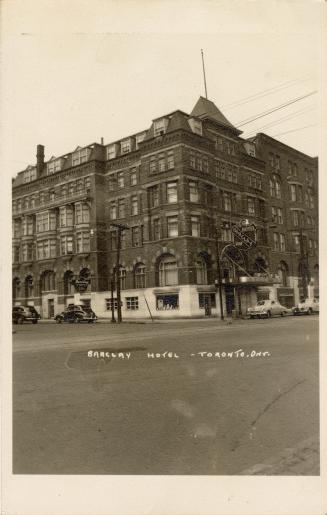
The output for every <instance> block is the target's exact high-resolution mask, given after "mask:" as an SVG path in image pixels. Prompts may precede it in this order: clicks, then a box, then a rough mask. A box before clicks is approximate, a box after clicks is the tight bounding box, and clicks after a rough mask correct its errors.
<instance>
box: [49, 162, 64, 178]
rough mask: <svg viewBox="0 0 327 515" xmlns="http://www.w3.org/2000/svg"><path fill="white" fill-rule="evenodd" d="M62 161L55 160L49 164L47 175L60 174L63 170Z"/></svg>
mask: <svg viewBox="0 0 327 515" xmlns="http://www.w3.org/2000/svg"><path fill="white" fill-rule="evenodd" d="M61 163H62V161H61V159H53V160H52V161H49V162H48V163H47V174H48V175H51V174H52V173H55V172H59V171H60V170H61Z"/></svg>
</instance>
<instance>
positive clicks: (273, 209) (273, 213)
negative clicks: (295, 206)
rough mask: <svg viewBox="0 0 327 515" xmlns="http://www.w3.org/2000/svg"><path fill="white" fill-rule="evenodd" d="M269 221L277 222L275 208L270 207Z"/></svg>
mask: <svg viewBox="0 0 327 515" xmlns="http://www.w3.org/2000/svg"><path fill="white" fill-rule="evenodd" d="M271 219H272V221H273V222H275V223H276V222H277V221H278V220H277V211H276V208H275V207H274V206H272V208H271Z"/></svg>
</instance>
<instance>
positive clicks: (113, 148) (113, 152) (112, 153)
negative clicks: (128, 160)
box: [107, 144, 117, 159]
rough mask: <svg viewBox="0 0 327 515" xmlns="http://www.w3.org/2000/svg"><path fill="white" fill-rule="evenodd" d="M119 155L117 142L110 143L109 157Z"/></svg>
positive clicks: (108, 148)
mask: <svg viewBox="0 0 327 515" xmlns="http://www.w3.org/2000/svg"><path fill="white" fill-rule="evenodd" d="M116 156H117V146H116V145H115V144H112V145H108V147H107V159H114V158H115V157H116Z"/></svg>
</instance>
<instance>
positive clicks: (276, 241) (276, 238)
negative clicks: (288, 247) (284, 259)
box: [274, 232, 279, 250]
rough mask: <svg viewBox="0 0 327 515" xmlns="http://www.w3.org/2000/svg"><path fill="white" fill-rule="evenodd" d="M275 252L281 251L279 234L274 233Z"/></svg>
mask: <svg viewBox="0 0 327 515" xmlns="http://www.w3.org/2000/svg"><path fill="white" fill-rule="evenodd" d="M274 250H279V234H278V232H274Z"/></svg>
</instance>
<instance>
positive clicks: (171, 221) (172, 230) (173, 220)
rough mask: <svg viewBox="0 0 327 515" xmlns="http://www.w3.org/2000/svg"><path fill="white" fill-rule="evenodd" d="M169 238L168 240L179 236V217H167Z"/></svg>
mask: <svg viewBox="0 0 327 515" xmlns="http://www.w3.org/2000/svg"><path fill="white" fill-rule="evenodd" d="M167 236H168V238H176V237H177V236H178V217H177V216H167Z"/></svg>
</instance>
